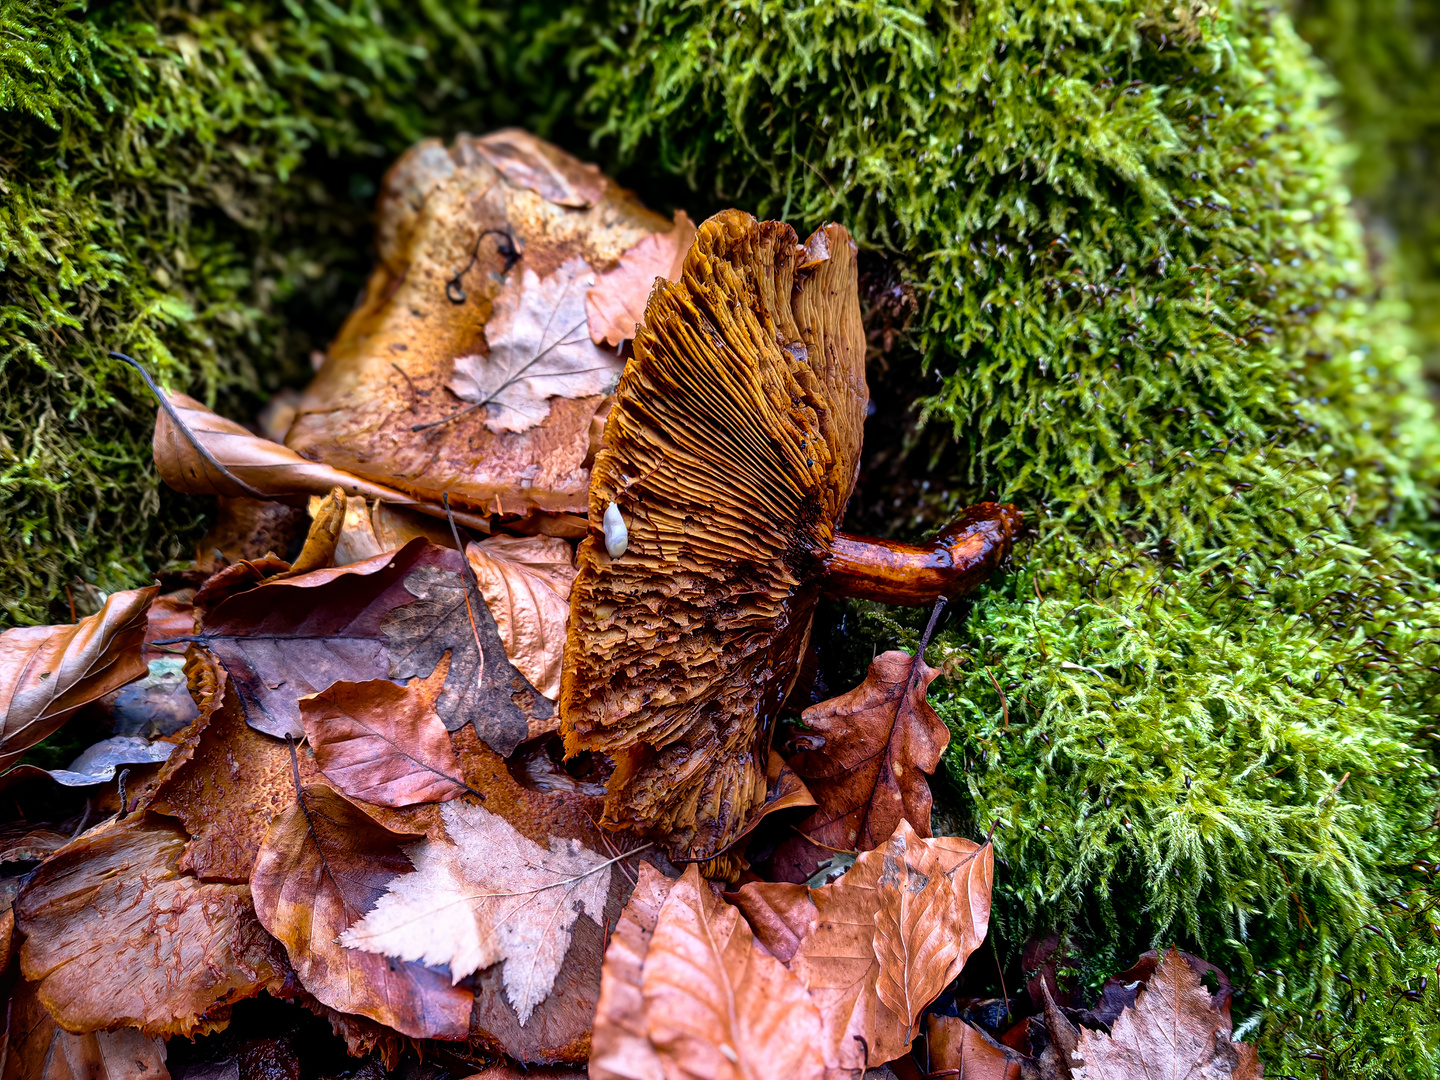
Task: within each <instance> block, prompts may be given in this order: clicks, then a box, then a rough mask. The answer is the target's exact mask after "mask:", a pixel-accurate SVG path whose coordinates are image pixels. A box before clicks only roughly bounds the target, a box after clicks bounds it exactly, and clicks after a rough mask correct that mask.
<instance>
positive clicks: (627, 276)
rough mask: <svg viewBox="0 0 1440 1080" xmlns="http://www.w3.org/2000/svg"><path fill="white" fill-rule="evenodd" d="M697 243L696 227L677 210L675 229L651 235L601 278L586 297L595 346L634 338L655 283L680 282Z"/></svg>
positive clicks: (686, 215) (601, 275) (591, 337)
mask: <svg viewBox="0 0 1440 1080" xmlns="http://www.w3.org/2000/svg"><path fill="white" fill-rule="evenodd" d="M694 241H695V223H694V222H693V221H691V220H690V215H688V214H687V213H685V211H684V210H677V211H676V212H675V227H674V228H673V229H671V230H670V231H669V232H663V233H651V234H650V235H649V236H647V237H645V239H643V240H641V241H640V242H639V243H638V244H636V245H635V246H634V247H632V248H630V250H628V251H626V252H625V254H623V255H621V256H620V259H619V261H617V262H616V263H615V265H614V266H612V267H611V268H610V269H609V270H606V271H605V272H604V273H603V274H600V275H599V276H598V277H597V278H596V279H595V285H594V287H593V288H591V289H590V290H589V291H588V292H587V293H586V294H585V314H586V316H587V319H588V322H589V329H590V339H591V340H592V341H594V342H595V344H596V345H611V346H618V345H619V344H620V343H621V342H623V341H626V340H628V339H630V338H633V337H634V336H635V326H636V324H637V323H639V322H640V320H641V319H643V318H645V302H646V301H647V300H649V299H650V290H651V289H653V288H654V287H655V279H656V278H665V279H666V280H667V281H679V280H680V271H681V269H682V268H683V267H684V265H685V253H686V252H687V251H689V250H690V245H691V244H692V243H694Z"/></svg>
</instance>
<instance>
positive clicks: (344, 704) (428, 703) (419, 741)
mask: <svg viewBox="0 0 1440 1080" xmlns="http://www.w3.org/2000/svg"><path fill="white" fill-rule="evenodd" d="M448 666H449V662H448V661H445V662H442V663H441V664H440V665H437V666H436V668H435V671H434V673H433V674H432V675H431V676H430V677H429V678H428V679H412V680H411V681H410V684H409V685H408V686H397V685H395V684H394V683H392V682H388V681H386V680H384V679H378V680H375V681H373V682H364V683H336V684H335V685H334V686H332V687H330V689H328V690H324V691H322V692H321V693H319V694H316V695H315V696H314V697H308V698H304V699H303V700H301V702H300V716H301V719H302V720H303V721H304V724H305V735H306V738H307V740H308V741H309V743H310V747H311V749H312V750H313V751H314V753H315V763H316V764H317V765H318V766H319V767H320V771H321V772H323V773H324V774H325V775H326V777H327V778H329V779H330V780H331V781H332V782H333V783H334V784H335V786H336V787H338V788H339V789H340V790H341V791H343V792H345V794H347V795H352V796H354V797H355V798H357V799H363V800H364V801H365V802H369V803H375V804H376V805H377V806H411V805H413V804H415V803H430V802H443V801H445V800H446V799H453V798H455V797H457V796H459V795H463V794H465V792H466V791H467V790H468V789H467V788H466V787H465V784H464V782H463V781H462V780H460V779H459V776H460V762H459V761H458V760H457V759H456V757H455V750H454V748H453V747H452V746H451V745H450V733H449V732H447V731H446V730H445V725H444V724H442V723H441V722H440V717H439V716H438V715H436V713H435V698H436V697H437V696H438V695H439V693H440V688H441V686H442V685H443V684H444V682H445V674H446V669H448Z"/></svg>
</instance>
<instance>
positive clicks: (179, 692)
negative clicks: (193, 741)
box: [103, 596, 195, 739]
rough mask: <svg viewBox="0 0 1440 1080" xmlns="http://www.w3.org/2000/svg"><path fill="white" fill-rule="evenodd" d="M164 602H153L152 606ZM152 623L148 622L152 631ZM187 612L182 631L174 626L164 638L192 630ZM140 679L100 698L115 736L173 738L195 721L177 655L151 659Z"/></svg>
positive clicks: (192, 705)
mask: <svg viewBox="0 0 1440 1080" xmlns="http://www.w3.org/2000/svg"><path fill="white" fill-rule="evenodd" d="M163 599H165V598H164V597H163V596H162V597H158V598H157V599H156V603H159V601H160V600H163ZM154 625H155V623H154V620H153V619H152V620H151V627H152V630H153V627H154ZM192 628H193V627H192V624H191V622H190V619H189V613H188V611H187V613H186V619H185V624H184V626H183V628H181V627H180V626H178V625H176V626H173V627H172V628H171V630H170V632H167V633H166V634H165V635H164V636H165V637H166V638H170V637H180V636H184V635H188V634H189V633H190V632H191V630H192ZM147 667H148V671H147V673H146V675H145V677H144V678H142V679H140V680H138V681H137V682H133V683H128V684H126V685H125V686H122V687H121V688H120V689H119V690H116V691H113V692H112V693H110V694H108V695H106V697H105V698H104V699H103V703H104V706H105V708H106V710H107V711H108V712H109V713H110V729H111V730H112V731H113V732H114V733H115V734H116V735H143V736H145V737H146V738H150V739H153V738H157V737H159V736H161V735H173V734H175V732H177V731H179V730H180V729H181V728H183V727H184V726H185V725H186V724H188V723H190V721H192V720H194V719H195V700H194V699H193V698H192V697H191V696H190V694H189V691H187V690H186V688H185V672H184V667H185V661H184V658H183V657H180V656H158V657H153V658H152V659H151V660H150V661H149V664H148V665H147Z"/></svg>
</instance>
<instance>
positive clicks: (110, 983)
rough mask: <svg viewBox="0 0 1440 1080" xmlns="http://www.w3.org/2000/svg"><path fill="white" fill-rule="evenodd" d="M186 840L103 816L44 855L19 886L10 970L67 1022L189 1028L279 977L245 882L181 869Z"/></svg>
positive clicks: (162, 827) (79, 1027)
mask: <svg viewBox="0 0 1440 1080" xmlns="http://www.w3.org/2000/svg"><path fill="white" fill-rule="evenodd" d="M185 840H186V837H185V833H184V831H183V830H181V829H179V828H178V827H176V826H175V825H173V824H170V823H167V822H165V821H164V820H163V819H161V818H157V817H155V816H154V815H150V814H143V813H142V814H134V815H131V816H130V817H129V818H127V819H126V820H124V821H112V822H108V823H106V824H104V825H101V826H99V827H97V828H94V829H91V830H90V831H89V832H87V833H85V834H84V835H82V836H81V837H79V838H78V839H76V840H72V841H71V842H70V843H69V844H67V845H66V846H65V847H63V848H61V849H60V850H59V851H57V852H56V853H55V854H54V855H52V856H51V857H50V858H49V859H48V860H47V861H46V862H45V863H43V864H42V865H41V866H40V868H39V869H38V870H37V871H36V872H35V876H34V877H33V878H31V879H30V882H29V884H28V885H26V887H25V889H24V890H23V891H22V892H21V893H20V896H19V898H18V899H17V900H16V902H15V915H16V926H17V928H18V929H19V930H20V932H21V933H23V934H24V935H25V944H24V945H23V946H22V947H21V950H20V968H21V971H22V972H23V973H24V976H25V978H27V979H30V980H32V981H35V982H38V983H39V989H38V991H37V992H38V994H39V997H40V1000H41V1002H43V1003H44V1005H45V1007H46V1008H47V1009H49V1010H50V1012H51V1014H52V1015H54V1016H55V1018H56V1019H57V1020H58V1021H59V1022H60V1023H61V1024H63V1025H64V1026H65V1027H66V1028H67V1029H68V1030H71V1031H99V1030H103V1029H109V1028H115V1027H135V1028H140V1029H141V1030H143V1031H144V1032H145V1033H146V1034H148V1035H164V1036H170V1035H186V1036H190V1035H194V1034H197V1033H203V1032H206V1031H211V1030H214V1029H215V1028H216V1027H217V1026H218V1027H223V1026H224V1021H225V1019H226V1017H227V1015H228V1005H229V1004H230V1003H231V1002H234V1001H238V1000H240V999H242V998H247V997H254V996H255V995H256V994H258V993H259V992H260V991H261V990H262V989H266V988H267V987H274V986H278V985H279V984H280V983H282V982H283V974H282V972H283V967H284V959H283V957H281V956H279V955H278V954H277V952H276V951H275V943H274V942H273V941H271V940H270V938H269V937H268V936H267V935H266V934H265V932H264V931H263V930H262V929H261V928H260V925H259V923H257V922H256V921H255V913H254V911H253V910H252V908H251V904H250V890H249V888H248V887H246V886H245V885H223V884H211V883H205V882H201V881H198V880H197V879H195V878H193V877H189V876H187V875H185V874H182V873H181V872H180V867H179V863H180V857H181V855H182V853H183V852H184V849H185Z"/></svg>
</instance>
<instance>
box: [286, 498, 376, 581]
mask: <svg viewBox="0 0 1440 1080" xmlns="http://www.w3.org/2000/svg"><path fill="white" fill-rule="evenodd" d="M348 498H349V496H347V495H346V494H345V489H344V488H339V487H336V488H331V489H330V493H329V494H328V495H326V496H324V497H323V498H322V497H321V496H319V495H312V496H310V530H309V532H307V533H306V535H305V545H304V546H303V547H302V548H301V549H300V554H298V555H296V556H295V561H294V562H293V563H291V565H290V571H289V572H290V573H292V574H308V573H310V571H312V570H324V569H325V568H326V567H328V566H330V565H332V564H333V565H337V566H343V565H345V564H344V563H337V562H335V544H336V543H337V542H338V541H339V539H340V527H341V526H342V525H343V524H344V523H345V505H346V500H347V499H348ZM360 505H361V506H364V505H365V500H364V499H363V498H362V499H361V500H360ZM370 554H371V555H377V554H379V552H374V551H372V552H370ZM351 561H353V560H351Z"/></svg>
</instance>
